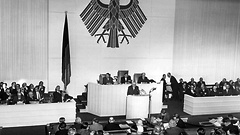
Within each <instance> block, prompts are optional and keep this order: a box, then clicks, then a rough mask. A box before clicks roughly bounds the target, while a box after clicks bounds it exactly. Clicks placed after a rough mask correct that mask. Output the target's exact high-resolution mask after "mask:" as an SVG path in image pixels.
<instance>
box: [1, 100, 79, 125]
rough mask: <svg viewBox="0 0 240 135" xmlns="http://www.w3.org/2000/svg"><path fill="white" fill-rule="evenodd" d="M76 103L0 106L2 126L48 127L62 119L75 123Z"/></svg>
mask: <svg viewBox="0 0 240 135" xmlns="http://www.w3.org/2000/svg"><path fill="white" fill-rule="evenodd" d="M75 106H76V105H75V102H74V101H73V102H67V103H46V104H21V105H0V126H3V127H18V126H34V125H46V124H47V123H51V122H56V121H58V119H59V118H60V117H65V118H66V121H74V119H75V116H76V110H75V109H76V107H75Z"/></svg>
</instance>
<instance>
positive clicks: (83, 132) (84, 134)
mask: <svg viewBox="0 0 240 135" xmlns="http://www.w3.org/2000/svg"><path fill="white" fill-rule="evenodd" d="M82 124H83V126H82V129H81V130H80V131H78V130H77V133H78V134H80V135H89V134H90V131H89V130H88V123H87V122H83V123H82Z"/></svg>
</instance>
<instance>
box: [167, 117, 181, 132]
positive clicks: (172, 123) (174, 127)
mask: <svg viewBox="0 0 240 135" xmlns="http://www.w3.org/2000/svg"><path fill="white" fill-rule="evenodd" d="M166 133H167V135H179V134H181V133H185V131H184V130H183V129H182V128H180V127H177V123H176V121H175V120H173V119H171V120H170V121H169V128H168V129H166Z"/></svg>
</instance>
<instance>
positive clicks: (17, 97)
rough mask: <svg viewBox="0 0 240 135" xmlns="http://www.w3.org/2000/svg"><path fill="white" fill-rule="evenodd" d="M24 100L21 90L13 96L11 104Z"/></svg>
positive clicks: (23, 101) (20, 102)
mask: <svg viewBox="0 0 240 135" xmlns="http://www.w3.org/2000/svg"><path fill="white" fill-rule="evenodd" d="M25 101H26V100H25V97H24V95H23V94H22V93H21V91H19V92H18V93H17V95H14V96H13V104H22V103H25Z"/></svg>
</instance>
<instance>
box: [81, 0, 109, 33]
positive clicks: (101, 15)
mask: <svg viewBox="0 0 240 135" xmlns="http://www.w3.org/2000/svg"><path fill="white" fill-rule="evenodd" d="M80 17H81V18H82V20H83V22H84V24H85V25H86V27H87V29H88V32H89V33H90V34H91V36H93V35H94V34H95V33H96V32H97V30H98V29H99V27H100V26H101V25H102V23H103V22H104V21H105V20H106V18H107V17H109V11H108V5H106V4H104V3H102V2H101V1H100V0H91V1H90V3H89V4H88V5H87V7H86V8H85V9H84V10H83V12H82V13H81V14H80Z"/></svg>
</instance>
